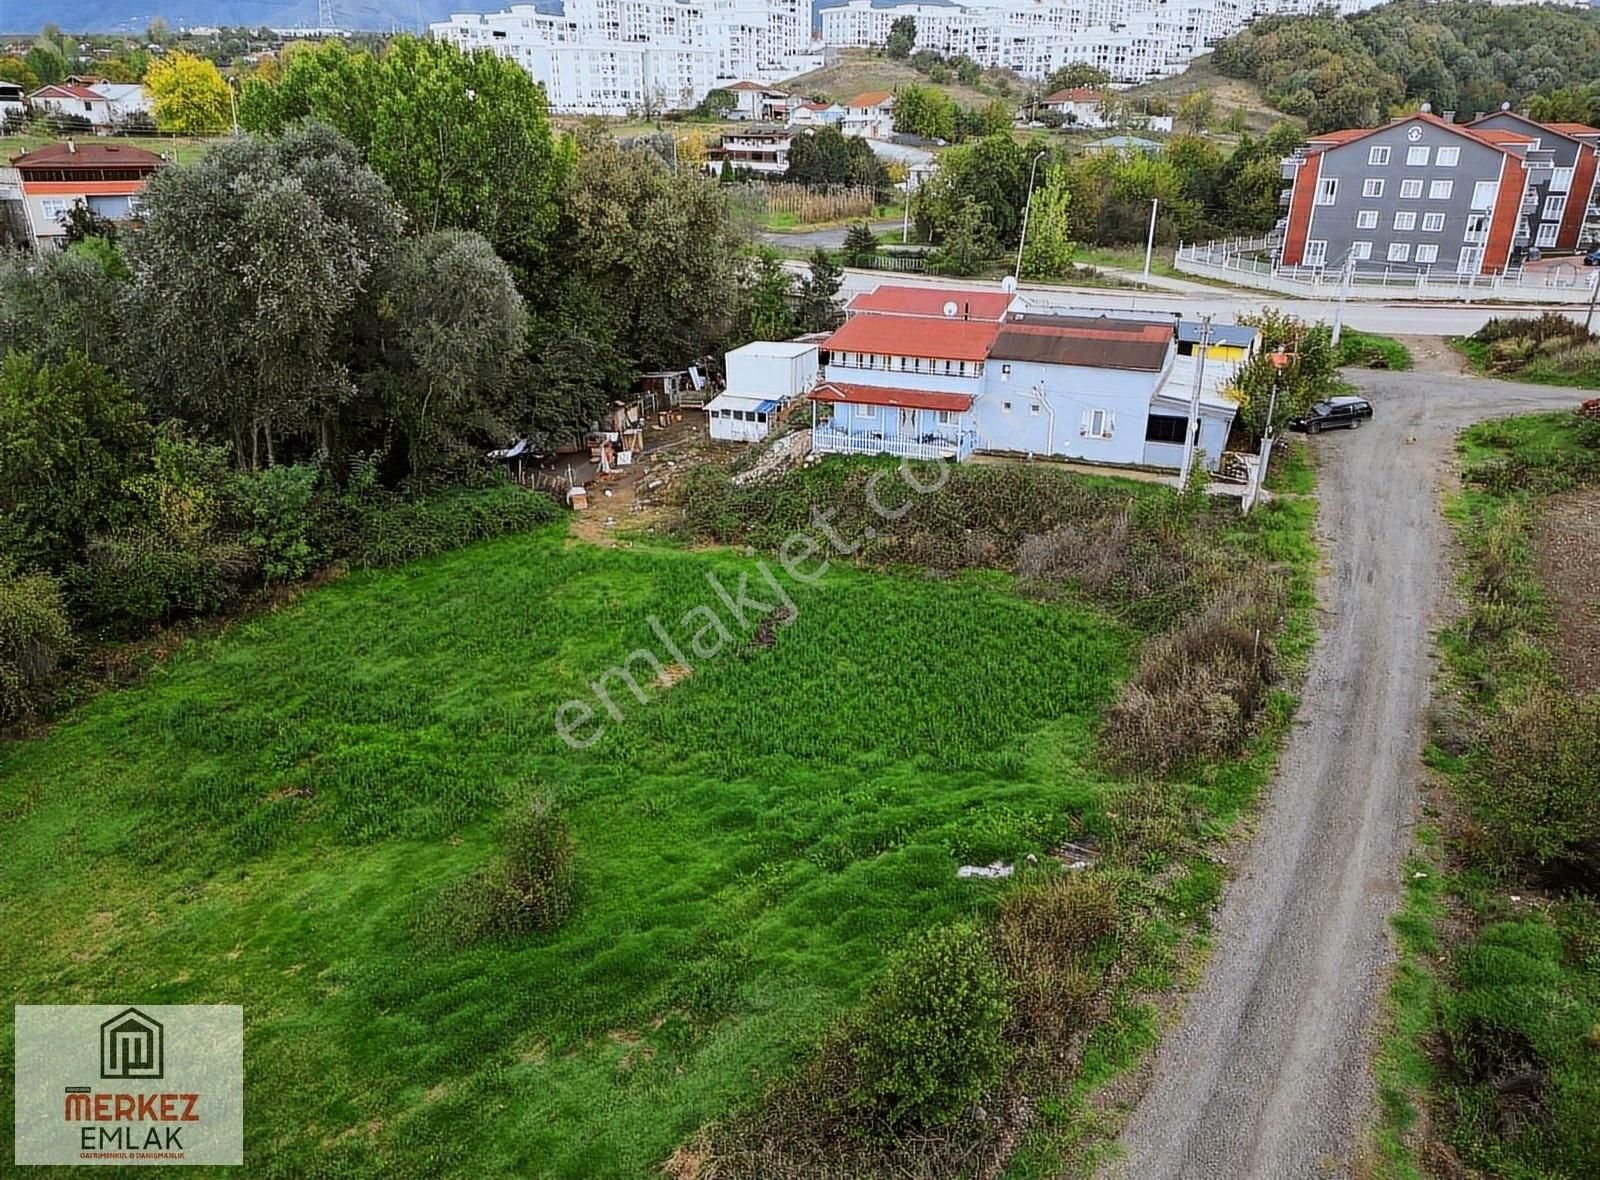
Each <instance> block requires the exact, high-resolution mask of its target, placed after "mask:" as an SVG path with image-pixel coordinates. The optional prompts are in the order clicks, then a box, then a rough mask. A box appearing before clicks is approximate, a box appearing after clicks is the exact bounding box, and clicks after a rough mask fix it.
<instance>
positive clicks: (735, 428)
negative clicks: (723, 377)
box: [706, 393, 783, 442]
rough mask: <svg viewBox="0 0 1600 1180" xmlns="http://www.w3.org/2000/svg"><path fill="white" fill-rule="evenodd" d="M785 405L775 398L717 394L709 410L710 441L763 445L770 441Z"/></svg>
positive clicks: (707, 411) (708, 407)
mask: <svg viewBox="0 0 1600 1180" xmlns="http://www.w3.org/2000/svg"><path fill="white" fill-rule="evenodd" d="M782 405H783V402H782V401H781V400H779V399H778V398H775V397H761V396H760V395H759V394H757V395H747V394H739V393H723V394H718V395H717V396H716V397H714V398H712V399H711V404H710V405H708V406H706V423H707V425H708V426H709V428H710V430H711V437H712V438H715V439H721V440H722V441H724V442H760V441H761V440H762V439H764V438H766V437H767V432H768V431H769V430H771V429H772V423H773V421H774V420H775V419H776V418H777V414H778V410H779V409H780V408H781V407H782Z"/></svg>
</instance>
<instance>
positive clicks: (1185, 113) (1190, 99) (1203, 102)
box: [1178, 90, 1217, 132]
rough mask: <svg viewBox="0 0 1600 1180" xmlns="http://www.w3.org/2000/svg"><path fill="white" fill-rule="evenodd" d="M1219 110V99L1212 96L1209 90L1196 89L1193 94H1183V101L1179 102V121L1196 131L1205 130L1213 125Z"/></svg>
mask: <svg viewBox="0 0 1600 1180" xmlns="http://www.w3.org/2000/svg"><path fill="white" fill-rule="evenodd" d="M1216 111H1217V100H1216V99H1215V98H1213V97H1212V95H1211V91H1209V90H1196V91H1195V92H1194V93H1193V94H1186V95H1184V96H1183V101H1182V102H1180V103H1179V104H1178V122H1179V123H1181V124H1182V125H1183V126H1185V127H1187V128H1189V130H1191V131H1194V132H1201V131H1204V130H1205V129H1206V128H1207V127H1210V126H1211V119H1212V117H1213V116H1214V115H1215V114H1216Z"/></svg>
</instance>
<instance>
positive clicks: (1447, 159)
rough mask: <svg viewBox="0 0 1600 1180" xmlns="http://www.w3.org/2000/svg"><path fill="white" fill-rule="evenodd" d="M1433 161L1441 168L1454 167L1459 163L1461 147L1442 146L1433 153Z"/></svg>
mask: <svg viewBox="0 0 1600 1180" xmlns="http://www.w3.org/2000/svg"><path fill="white" fill-rule="evenodd" d="M1433 162H1434V163H1435V164H1437V165H1438V166H1439V167H1441V168H1454V167H1455V166H1456V165H1457V164H1459V163H1461V149H1460V148H1458V147H1442V148H1440V149H1439V151H1438V152H1437V154H1435V155H1434V157H1433Z"/></svg>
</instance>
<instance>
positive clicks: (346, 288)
mask: <svg viewBox="0 0 1600 1180" xmlns="http://www.w3.org/2000/svg"><path fill="white" fill-rule="evenodd" d="M143 200H144V208H145V214H144V228H143V229H142V230H141V231H140V232H139V233H138V234H136V235H132V238H131V242H130V246H129V256H130V257H129V261H130V264H131V266H132V270H133V280H132V284H131V288H130V294H129V300H128V314H127V316H126V317H125V321H124V324H125V328H124V331H125V336H126V338H127V342H128V347H127V350H126V355H127V357H128V365H129V369H130V372H131V373H132V374H133V375H134V380H135V387H136V388H137V389H138V390H140V391H141V392H142V393H143V394H144V395H145V396H147V397H148V399H149V400H150V401H151V403H152V405H154V406H156V407H157V408H158V409H160V410H161V411H163V412H166V413H172V414H178V415H180V416H182V417H183V418H184V419H185V420H187V421H189V422H191V423H193V424H194V425H195V426H196V427H198V428H199V429H200V430H202V431H204V432H205V433H206V434H207V435H209V436H210V437H212V438H216V439H224V440H227V441H229V442H231V443H232V444H233V446H234V454H235V455H236V456H237V457H238V459H239V461H240V462H241V463H246V464H248V465H249V466H251V467H256V466H259V465H260V464H261V463H262V462H263V461H269V462H270V461H275V459H276V455H277V450H276V448H277V445H278V444H279V443H280V442H281V441H284V440H286V439H289V438H293V437H296V436H304V434H305V432H307V431H316V433H317V445H321V446H326V445H328V443H329V442H330V438H329V433H330V431H331V424H332V421H333V419H334V417H335V415H336V413H337V410H338V407H339V406H341V405H342V404H344V403H345V402H346V401H347V400H348V399H349V398H350V396H351V394H352V392H353V387H354V378H353V373H352V353H351V335H352V333H353V332H354V331H355V329H356V326H357V324H356V320H357V313H358V312H359V311H360V310H361V308H362V307H363V305H364V304H366V303H367V302H368V301H369V300H370V298H371V297H372V278H373V275H374V273H375V272H376V271H377V270H378V269H379V268H380V267H381V265H382V264H383V263H384V262H385V261H386V260H387V258H388V256H389V254H390V253H391V252H392V251H393V249H394V247H395V242H396V240H397V238H398V236H399V230H400V225H401V214H400V211H399V209H398V208H397V207H396V206H395V203H394V200H393V198H392V197H391V195H390V193H389V190H388V187H387V186H386V185H385V184H384V183H383V181H382V180H381V179H380V178H379V177H378V176H377V175H376V174H375V173H374V172H373V171H372V170H371V169H370V168H368V167H367V166H366V165H364V164H363V163H361V160H360V157H359V155H358V153H357V152H356V150H355V148H354V147H353V146H352V145H351V144H350V143H349V141H347V140H345V139H343V138H342V137H340V136H339V135H337V134H336V133H335V132H333V131H331V130H329V129H328V128H326V127H320V126H311V127H306V128H302V129H296V130H294V131H292V132H290V133H289V134H287V135H285V136H284V137H283V138H282V139H280V140H277V141H265V140H257V139H246V140H241V141H239V142H237V143H227V144H221V145H218V146H217V147H214V148H213V149H212V150H211V151H209V152H208V153H207V154H206V155H205V156H204V157H202V158H201V159H200V161H198V162H197V163H195V164H191V165H189V166H187V167H182V168H164V169H162V170H161V171H159V172H158V173H156V174H155V175H154V176H153V177H151V178H150V180H149V182H148V183H147V184H146V186H145V190H144V198H143ZM241 259H248V260H249V265H242V264H241V263H240V261H239V260H241Z"/></svg>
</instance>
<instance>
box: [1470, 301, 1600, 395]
mask: <svg viewBox="0 0 1600 1180" xmlns="http://www.w3.org/2000/svg"><path fill="white" fill-rule="evenodd" d="M1449 343H1450V346H1451V347H1452V348H1454V349H1455V350H1456V351H1457V352H1459V353H1460V354H1461V355H1462V356H1464V357H1466V359H1467V362H1468V364H1469V365H1470V366H1471V367H1472V368H1473V369H1474V370H1475V371H1476V372H1478V373H1481V374H1483V375H1484V376H1487V377H1501V378H1504V379H1506V380H1511V381H1526V382H1529V383H1531V384H1534V385H1563V386H1569V387H1571V388H1573V389H1600V337H1597V336H1594V335H1592V334H1589V333H1586V332H1584V330H1583V326H1582V325H1581V324H1578V323H1577V322H1576V321H1574V320H1570V319H1568V318H1567V317H1566V316H1564V315H1562V314H1560V313H1559V312H1545V313H1544V314H1542V315H1539V316H1507V317H1497V318H1495V319H1492V320H1490V321H1489V322H1488V323H1487V324H1485V325H1484V326H1483V327H1482V328H1481V329H1480V330H1479V331H1478V332H1476V333H1475V334H1473V335H1471V336H1464V337H1463V336H1453V337H1451V338H1450V341H1449Z"/></svg>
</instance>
